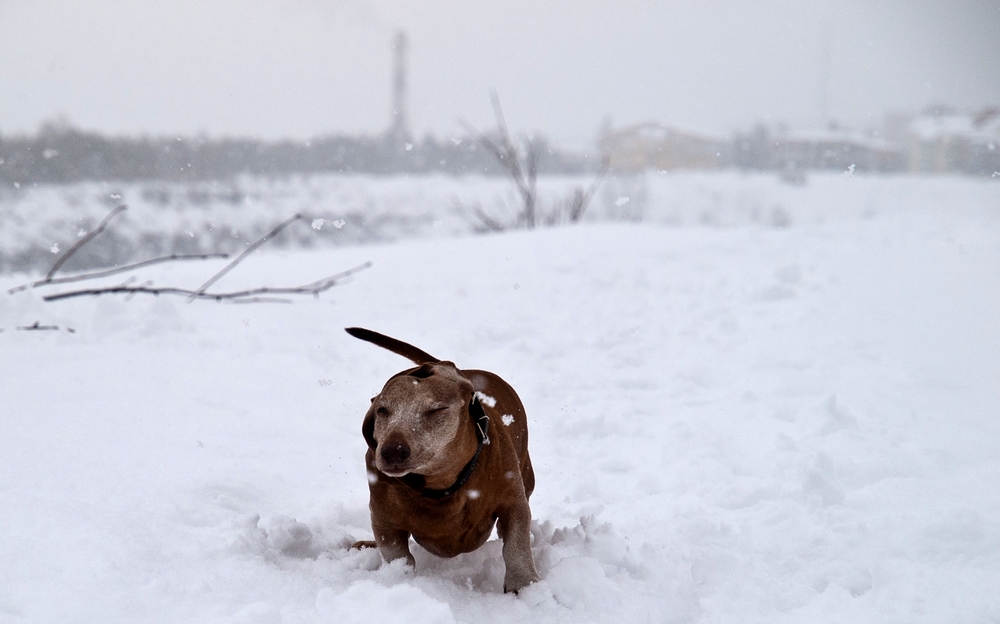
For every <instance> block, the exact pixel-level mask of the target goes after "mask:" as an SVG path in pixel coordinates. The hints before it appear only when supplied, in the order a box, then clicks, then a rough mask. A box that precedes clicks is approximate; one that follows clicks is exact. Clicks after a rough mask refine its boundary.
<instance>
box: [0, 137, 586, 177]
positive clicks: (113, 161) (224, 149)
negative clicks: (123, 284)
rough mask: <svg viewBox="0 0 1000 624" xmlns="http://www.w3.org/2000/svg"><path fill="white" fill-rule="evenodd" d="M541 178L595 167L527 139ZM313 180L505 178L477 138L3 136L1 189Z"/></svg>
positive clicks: (581, 158) (0, 145)
mask: <svg viewBox="0 0 1000 624" xmlns="http://www.w3.org/2000/svg"><path fill="white" fill-rule="evenodd" d="M532 143H533V144H534V146H535V149H536V150H537V151H538V153H539V154H540V156H541V157H540V158H539V162H538V169H539V172H540V173H564V174H579V173H584V172H589V171H594V170H596V169H597V168H598V166H599V162H597V160H596V159H594V158H591V157H588V156H587V155H580V154H571V153H567V152H563V151H560V150H558V149H556V148H555V147H553V146H552V145H550V144H549V143H548V142H547V141H546V140H545V139H544V138H543V137H535V138H533V139H532ZM315 173H361V174H370V175H397V174H404V173H417V174H420V173H445V174H452V175H462V174H481V175H497V176H502V175H506V171H505V169H504V168H503V167H501V166H500V165H499V164H498V163H497V161H496V159H495V158H494V157H493V155H491V154H490V153H488V152H487V151H486V150H484V149H482V147H481V146H480V145H479V144H478V143H477V141H476V140H475V138H474V137H468V138H465V139H461V140H459V139H444V140H439V139H436V138H435V137H433V136H427V137H425V138H423V139H422V140H419V141H416V140H415V141H413V143H403V144H400V142H398V141H395V140H392V139H390V138H388V137H386V136H377V135H376V136H348V135H329V136H321V137H317V138H314V139H312V140H310V141H293V140H277V141H269V140H264V139H254V138H207V137H196V138H183V137H128V136H123V137H122V136H119V137H111V136H105V135H103V134H100V133H97V132H88V131H83V130H80V129H77V128H74V127H72V126H68V125H66V124H56V123H49V124H45V125H43V126H42V127H41V129H40V130H39V131H38V132H37V133H36V134H35V135H29V136H17V137H5V136H3V135H0V181H3V182H7V183H11V184H18V185H21V184H32V183H50V184H59V183H70V182H80V181H86V180H114V181H123V182H127V181H138V180H171V181H197V180H216V179H228V178H232V177H235V176H240V175H263V176H283V175H291V174H315Z"/></svg>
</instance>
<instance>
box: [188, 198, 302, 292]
mask: <svg viewBox="0 0 1000 624" xmlns="http://www.w3.org/2000/svg"><path fill="white" fill-rule="evenodd" d="M301 218H302V215H301V214H296V215H293V216H291V217H289V218H287V219H285V220H284V221H282V222H281V223H279V224H278V225H277V226H275V228H274V229H273V230H271V231H270V232H268V233H267V234H265V235H263V236H261V237H260V238H259V239H258V240H257V242H255V243H254V244H252V245H250V246H249V247H247V248H246V249H244V250H243V253H241V254H240V255H239V256H237V257H236V259H235V260H233V261H232V262H230V263H229V264H227V265H226V266H224V267H223V268H222V270H221V271H219V272H218V273H216V274H215V275H213V276H212V277H210V278H209V280H208V281H207V282H205V283H204V284H202V285H201V286H200V287H199V288H198V290H197V291H195V292H196V293H197V295H192V296H191V299H194V298H195V297H196V296H201V295H203V294H204V293H205V291H206V290H207V289H208V287H209V286H211V285H212V284H214V283H215V282H217V281H219V279H220V278H221V277H222V276H223V275H225V274H226V273H229V271H230V270H232V268H233V267H235V266H236V265H237V264H239V263H240V262H242V261H243V258H245V257H247V256H248V255H249V254H250V253H251V252H253V251H254V250H255V249H257V248H258V247H260V246H261V245H263V244H264V243H266V242H267V241H269V240H271V239H272V238H274V237H275V236H277V235H278V233H279V232H281V230H283V229H285V228H286V227H288V226H289V225H291V224H292V223H295V222H296V221H298V220H299V219H301Z"/></svg>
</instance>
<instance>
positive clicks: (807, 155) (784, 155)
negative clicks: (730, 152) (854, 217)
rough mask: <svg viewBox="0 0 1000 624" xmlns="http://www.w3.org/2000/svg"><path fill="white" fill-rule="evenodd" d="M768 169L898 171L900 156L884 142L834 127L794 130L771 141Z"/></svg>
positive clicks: (901, 167)
mask: <svg viewBox="0 0 1000 624" xmlns="http://www.w3.org/2000/svg"><path fill="white" fill-rule="evenodd" d="M771 145H772V146H771V152H772V153H771V164H772V167H774V168H777V169H781V170H786V171H787V170H803V171H805V170H811V171H822V170H840V171H845V170H847V169H851V170H852V171H881V172H887V171H900V170H902V169H903V168H904V162H905V157H904V155H903V153H902V152H901V151H900V150H899V149H898V148H897V147H896V146H894V145H893V144H891V143H889V142H888V141H885V140H882V139H878V138H874V137H869V136H864V135H860V134H856V133H853V132H849V131H846V130H843V129H839V128H836V127H830V128H827V129H824V130H797V131H793V132H785V133H782V134H779V135H776V136H775V137H773V138H772V144H771Z"/></svg>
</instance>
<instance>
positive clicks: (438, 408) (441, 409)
mask: <svg viewBox="0 0 1000 624" xmlns="http://www.w3.org/2000/svg"><path fill="white" fill-rule="evenodd" d="M447 410H448V406H447V405H435V406H433V407H431V408H430V409H428V410H427V411H426V412H424V417H425V418H436V417H438V416H443V415H444V413H445V412H446V411H447Z"/></svg>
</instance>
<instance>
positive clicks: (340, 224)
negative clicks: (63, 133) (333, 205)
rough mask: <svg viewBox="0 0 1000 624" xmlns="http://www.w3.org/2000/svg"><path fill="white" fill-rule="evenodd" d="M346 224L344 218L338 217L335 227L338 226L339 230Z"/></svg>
mask: <svg viewBox="0 0 1000 624" xmlns="http://www.w3.org/2000/svg"><path fill="white" fill-rule="evenodd" d="M345 225H347V221H344V220H343V219H337V220H336V221H334V222H333V227H335V228H337V229H338V230H339V229H340V228H342V227H344V226H345Z"/></svg>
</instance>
